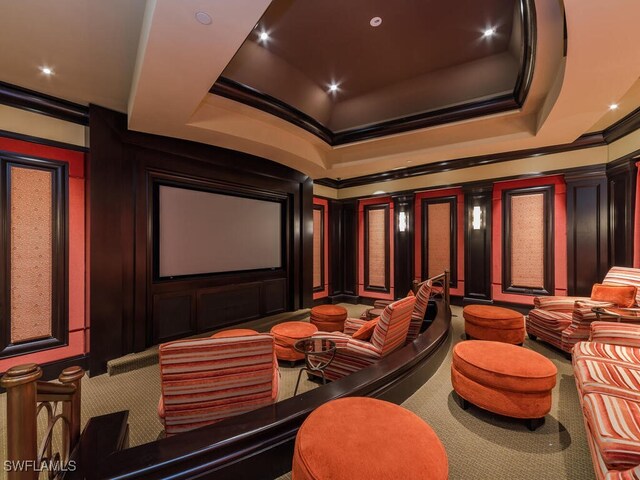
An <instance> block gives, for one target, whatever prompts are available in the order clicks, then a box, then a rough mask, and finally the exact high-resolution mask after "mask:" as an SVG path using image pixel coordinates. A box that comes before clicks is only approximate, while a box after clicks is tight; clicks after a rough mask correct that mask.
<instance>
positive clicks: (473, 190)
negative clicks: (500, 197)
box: [464, 183, 493, 302]
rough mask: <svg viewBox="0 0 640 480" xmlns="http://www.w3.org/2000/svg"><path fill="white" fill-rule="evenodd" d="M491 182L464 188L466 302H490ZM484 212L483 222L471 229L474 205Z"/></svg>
mask: <svg viewBox="0 0 640 480" xmlns="http://www.w3.org/2000/svg"><path fill="white" fill-rule="evenodd" d="M492 192H493V183H483V184H479V185H473V186H469V187H467V188H465V189H464V203H465V206H464V210H465V222H464V224H465V226H464V235H465V241H464V248H465V254H464V289H465V292H464V295H465V300H467V301H476V302H478V301H491V214H492V210H493V209H492V205H491V203H492V202H491V194H492ZM474 206H479V207H480V208H481V211H482V212H483V215H484V218H483V224H484V225H482V226H481V228H480V229H479V230H474V229H473V207H474Z"/></svg>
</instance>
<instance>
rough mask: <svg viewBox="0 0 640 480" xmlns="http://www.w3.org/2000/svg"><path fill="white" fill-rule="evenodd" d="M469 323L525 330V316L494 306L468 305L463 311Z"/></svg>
mask: <svg viewBox="0 0 640 480" xmlns="http://www.w3.org/2000/svg"><path fill="white" fill-rule="evenodd" d="M462 316H463V317H464V319H465V320H466V321H467V322H471V323H475V324H476V325H486V326H489V327H493V328H498V327H500V328H509V327H515V328H517V327H522V328H524V316H523V315H522V314H521V313H520V312H516V311H515V310H511V309H508V308H503V307H494V306H492V305H467V306H466V307H464V309H463V310H462Z"/></svg>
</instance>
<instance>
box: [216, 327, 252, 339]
mask: <svg viewBox="0 0 640 480" xmlns="http://www.w3.org/2000/svg"><path fill="white" fill-rule="evenodd" d="M247 335H259V333H258V332H256V331H255V330H251V329H250V328H232V329H230V330H222V331H221V332H218V333H214V334H213V335H211V338H229V337H244V336H247Z"/></svg>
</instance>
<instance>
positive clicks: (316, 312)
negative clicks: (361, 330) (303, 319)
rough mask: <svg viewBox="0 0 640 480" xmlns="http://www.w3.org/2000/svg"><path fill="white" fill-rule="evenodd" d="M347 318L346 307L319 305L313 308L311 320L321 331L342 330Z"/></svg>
mask: <svg viewBox="0 0 640 480" xmlns="http://www.w3.org/2000/svg"><path fill="white" fill-rule="evenodd" d="M346 319H347V309H346V308H344V307H341V306H339V305H318V306H317V307H313V308H312V309H311V318H310V319H309V321H310V322H311V323H313V324H314V325H315V326H316V327H318V330H319V331H321V332H342V331H343V330H344V321H345V320H346Z"/></svg>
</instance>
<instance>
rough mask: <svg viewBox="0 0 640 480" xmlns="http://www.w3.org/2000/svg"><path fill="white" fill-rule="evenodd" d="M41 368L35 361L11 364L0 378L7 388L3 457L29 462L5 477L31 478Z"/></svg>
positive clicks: (35, 454) (11, 478)
mask: <svg viewBox="0 0 640 480" xmlns="http://www.w3.org/2000/svg"><path fill="white" fill-rule="evenodd" d="M41 376H42V370H41V369H40V367H39V366H38V365H36V364H35V363H29V364H26V365H18V366H15V367H11V368H10V369H9V370H7V372H6V373H5V374H4V376H3V377H2V379H0V386H2V387H3V388H6V389H7V459H8V460H9V461H25V460H27V461H31V462H33V463H31V464H28V467H26V468H24V467H23V468H21V469H19V470H16V469H15V468H12V469H11V471H10V472H9V473H8V478H9V480H35V479H37V478H38V472H37V471H36V468H35V461H36V457H37V448H38V422H37V418H36V381H37V380H38V379H39V378H40V377H41Z"/></svg>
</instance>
